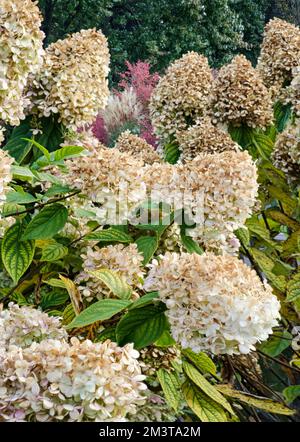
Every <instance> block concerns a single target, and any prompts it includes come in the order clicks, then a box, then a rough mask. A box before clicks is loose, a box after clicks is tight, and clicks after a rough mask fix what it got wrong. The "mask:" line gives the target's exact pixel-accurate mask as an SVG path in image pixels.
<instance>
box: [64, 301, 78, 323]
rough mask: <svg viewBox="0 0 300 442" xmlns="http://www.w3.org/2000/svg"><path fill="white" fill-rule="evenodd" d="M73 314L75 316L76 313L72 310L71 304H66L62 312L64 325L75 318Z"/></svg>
mask: <svg viewBox="0 0 300 442" xmlns="http://www.w3.org/2000/svg"><path fill="white" fill-rule="evenodd" d="M75 316H76V314H75V312H74V308H73V305H72V304H68V305H67V307H66V308H65V309H64V311H63V314H62V317H63V324H64V325H67V324H70V322H71V321H72V320H73V319H74V318H75Z"/></svg>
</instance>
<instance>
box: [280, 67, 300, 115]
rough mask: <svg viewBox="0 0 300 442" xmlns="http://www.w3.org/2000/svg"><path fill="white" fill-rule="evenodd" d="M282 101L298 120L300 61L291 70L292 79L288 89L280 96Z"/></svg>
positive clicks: (299, 108) (299, 109)
mask: <svg viewBox="0 0 300 442" xmlns="http://www.w3.org/2000/svg"><path fill="white" fill-rule="evenodd" d="M281 95H282V98H283V101H284V102H285V103H289V104H291V106H292V110H293V112H294V113H295V114H296V116H297V117H298V118H300V59H299V66H298V67H297V68H295V69H293V79H292V81H291V84H290V85H289V87H287V88H286V89H285V90H284V91H283V93H282V94H281Z"/></svg>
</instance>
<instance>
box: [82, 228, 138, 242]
mask: <svg viewBox="0 0 300 442" xmlns="http://www.w3.org/2000/svg"><path fill="white" fill-rule="evenodd" d="M85 239H87V240H93V241H102V242H122V243H131V242H133V239H132V237H131V236H130V235H128V233H125V232H122V231H121V230H118V229H114V228H113V227H110V228H109V229H105V230H99V231H98V232H93V233H89V234H88V235H86V236H85Z"/></svg>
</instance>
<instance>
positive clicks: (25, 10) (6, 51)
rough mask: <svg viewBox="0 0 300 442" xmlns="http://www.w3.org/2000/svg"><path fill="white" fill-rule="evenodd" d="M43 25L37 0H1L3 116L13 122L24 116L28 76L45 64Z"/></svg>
mask: <svg viewBox="0 0 300 442" xmlns="http://www.w3.org/2000/svg"><path fill="white" fill-rule="evenodd" d="M40 26H41V14H40V11H39V8H38V7H37V5H36V2H35V1H32V0H1V4H0V29H1V32H0V47H1V60H0V120H2V121H4V122H5V123H8V124H10V125H13V126H17V125H19V124H20V120H22V119H24V118H25V116H24V112H23V109H24V107H25V105H26V100H25V99H24V96H23V92H24V89H25V87H26V85H27V81H28V76H29V74H30V73H31V74H35V73H37V71H38V70H39V69H40V66H41V64H42V56H43V53H44V51H43V38H44V33H43V32H42V31H41V30H40ZM0 144H1V143H0Z"/></svg>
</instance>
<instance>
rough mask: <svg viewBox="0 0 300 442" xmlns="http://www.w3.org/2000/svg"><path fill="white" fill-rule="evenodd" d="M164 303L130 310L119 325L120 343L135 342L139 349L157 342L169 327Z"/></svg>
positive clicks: (117, 331)
mask: <svg viewBox="0 0 300 442" xmlns="http://www.w3.org/2000/svg"><path fill="white" fill-rule="evenodd" d="M164 311H165V306H164V305H148V306H146V307H143V308H137V309H134V310H129V311H128V313H126V315H125V316H123V318H122V319H121V321H120V322H119V324H118V325H117V330H116V334H117V340H118V343H119V345H125V344H127V343H129V342H133V343H134V345H135V347H136V348H137V349H140V348H143V347H146V346H147V345H150V344H152V343H153V342H155V341H156V340H157V339H158V338H159V337H160V336H161V334H162V333H163V331H164V330H165V329H167V318H166V316H165V313H164Z"/></svg>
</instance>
